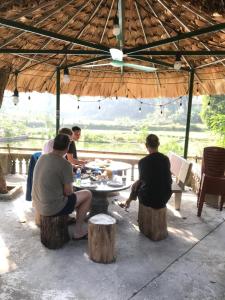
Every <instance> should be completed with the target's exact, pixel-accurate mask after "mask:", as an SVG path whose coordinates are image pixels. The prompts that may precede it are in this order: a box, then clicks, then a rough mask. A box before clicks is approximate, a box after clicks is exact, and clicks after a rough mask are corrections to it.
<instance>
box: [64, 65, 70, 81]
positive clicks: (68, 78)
mask: <svg viewBox="0 0 225 300" xmlns="http://www.w3.org/2000/svg"><path fill="white" fill-rule="evenodd" d="M63 82H64V83H66V84H68V83H70V73H69V69H68V67H67V66H66V67H65V69H64V71H63Z"/></svg>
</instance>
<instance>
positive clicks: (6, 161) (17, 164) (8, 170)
mask: <svg viewBox="0 0 225 300" xmlns="http://www.w3.org/2000/svg"><path fill="white" fill-rule="evenodd" d="M37 151H40V149H34V148H33V149H28V148H16V147H15V148H10V153H9V152H8V148H7V147H1V148H0V161H1V165H2V169H3V172H4V174H16V173H17V174H24V175H25V174H27V172H28V167H29V162H30V158H31V155H32V154H33V153H34V152H37ZM78 155H79V158H80V159H85V160H94V159H96V158H98V159H112V160H115V161H122V162H126V163H128V164H130V165H131V179H132V180H133V179H134V172H135V168H136V166H137V163H138V161H139V159H140V158H141V157H143V156H144V154H131V153H118V152H106V151H93V150H87V151H86V150H80V151H78Z"/></svg>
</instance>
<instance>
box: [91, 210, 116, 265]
mask: <svg viewBox="0 0 225 300" xmlns="http://www.w3.org/2000/svg"><path fill="white" fill-rule="evenodd" d="M115 233H116V220H115V219H114V218H112V217H110V216H109V215H106V214H98V215H95V216H94V217H92V218H90V219H89V221H88V250H89V257H90V259H91V260H93V261H94V262H99V263H104V264H107V263H111V262H114V261H115V259H116V256H115Z"/></svg>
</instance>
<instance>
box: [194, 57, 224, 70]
mask: <svg viewBox="0 0 225 300" xmlns="http://www.w3.org/2000/svg"><path fill="white" fill-rule="evenodd" d="M221 62H225V58H223V59H220V60H216V61H212V62H210V63H208V64H204V65H201V66H198V67H196V68H195V69H202V68H205V67H208V66H211V65H216V64H219V63H221Z"/></svg>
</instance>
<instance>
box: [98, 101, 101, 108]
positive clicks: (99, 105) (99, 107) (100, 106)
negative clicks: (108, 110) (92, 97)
mask: <svg viewBox="0 0 225 300" xmlns="http://www.w3.org/2000/svg"><path fill="white" fill-rule="evenodd" d="M100 102H101V100H98V103H99V105H98V109H99V110H100V109H101V106H100Z"/></svg>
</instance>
